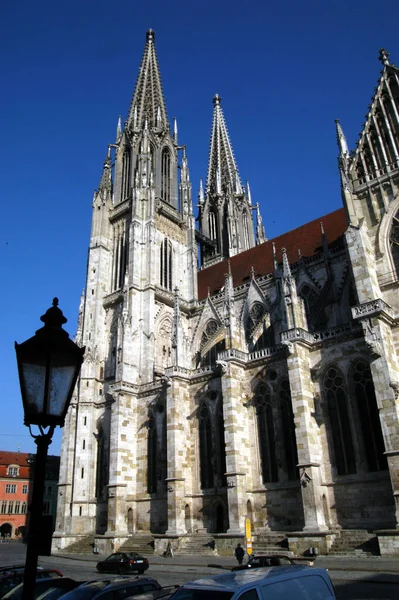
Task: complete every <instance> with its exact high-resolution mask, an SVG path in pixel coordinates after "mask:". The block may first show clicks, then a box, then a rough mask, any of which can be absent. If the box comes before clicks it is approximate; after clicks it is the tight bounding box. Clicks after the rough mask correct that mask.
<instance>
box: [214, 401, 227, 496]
mask: <svg viewBox="0 0 399 600" xmlns="http://www.w3.org/2000/svg"><path fill="white" fill-rule="evenodd" d="M215 435H216V444H215V445H216V448H217V450H216V475H217V477H218V480H219V485H222V486H225V485H226V483H227V482H226V445H225V441H224V418H223V401H222V400H220V402H219V405H218V408H217V410H216V423H215Z"/></svg>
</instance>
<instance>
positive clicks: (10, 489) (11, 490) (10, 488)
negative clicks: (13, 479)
mask: <svg viewBox="0 0 399 600" xmlns="http://www.w3.org/2000/svg"><path fill="white" fill-rule="evenodd" d="M16 491H17V486H16V484H15V483H7V484H6V494H15V493H16Z"/></svg>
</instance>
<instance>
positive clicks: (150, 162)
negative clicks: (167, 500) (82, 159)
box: [59, 30, 197, 535]
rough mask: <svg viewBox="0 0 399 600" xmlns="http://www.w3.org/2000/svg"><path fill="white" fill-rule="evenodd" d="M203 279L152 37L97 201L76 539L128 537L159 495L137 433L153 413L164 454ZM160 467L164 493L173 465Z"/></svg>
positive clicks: (77, 457)
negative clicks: (171, 383)
mask: <svg viewBox="0 0 399 600" xmlns="http://www.w3.org/2000/svg"><path fill="white" fill-rule="evenodd" d="M196 272H197V247H196V241H195V224H194V215H193V208H192V201H191V183H190V176H189V169H188V161H187V155H186V149H185V147H184V146H179V145H178V142H177V125H176V123H175V125H174V131H173V133H171V131H170V126H169V121H168V116H167V112H166V106H165V101H164V97H163V92H162V86H161V78H160V72H159V67H158V62H157V56H156V51H155V44H154V32H153V31H152V30H149V31H148V32H147V37H146V44H145V48H144V54H143V58H142V62H141V66H140V70H139V75H138V79H137V83H136V88H135V91H134V94H133V99H132V102H131V106H130V110H129V114H128V117H127V119H126V122H125V125H124V128H122V123H121V119H119V121H118V126H117V132H116V140H115V143H113V144H110V145H109V147H108V152H107V156H106V159H105V162H104V168H103V174H102V177H101V181H100V185H99V188H98V190H97V191H96V192H95V194H94V199H93V217H92V232H91V239H90V248H89V257H88V269H87V282H86V290H85V294H84V297H83V298H82V302H81V309H80V316H79V328H78V340H77V341H78V342H80V343H82V344H83V345H85V346H86V348H87V352H86V360H85V364H84V365H83V368H82V371H81V378H80V384H79V388H78V390H77V393H76V396H75V398H74V401H73V403H72V408H71V411H70V413H69V416H68V422H67V425H66V428H65V433H64V440H63V453H62V467H61V487H62V486H65V494H63V495H62V496H61V497H60V499H61V505H60V507H59V512H61V513H63V514H62V517H61V528H62V529H64V531H67V532H68V533H69V535H73V534H76V533H78V532H79V533H84V532H90V531H100V532H103V533H104V532H105V531H107V532H108V533H109V532H115V531H117V530H118V531H121V530H123V531H126V528H127V525H126V518H125V516H126V515H125V511H124V510H123V509H122V506H124V502H126V494H130V495H132V494H135V493H136V492H137V490H138V489H141V491H142V493H146V491H147V489H151V490H152V491H154V485H155V488H156V483H157V482H155V484H154V482H147V481H146V480H143V481H139V479H140V477H137V476H136V475H137V472H136V469H137V467H138V464H139V463H140V460H142V461H146V460H147V454H148V452H147V450H148V448H147V437H146V440H145V441H143V444H142V445H141V440H140V435H138V434H137V435H136V433H137V427H138V425H137V423H138V422H141V421H138V419H139V414H140V410H141V411H142V412H143V419H142V421H143V422H147V421H148V423H149V424H150V425H149V426H151V423H152V422H153V423H154V428H155V429H157V430H158V434H157V435H155V429H154V435H153V436H152V440H153V441H154V440H155V442H154V443H155V444H156V445H157V444H158V446H157V448H156V454H159V453H162V452H163V450H164V445H165V443H166V442H165V435H166V423H165V412H166V411H165V388H164V373H165V368H167V367H168V366H171V365H172V364H175V363H179V364H180V365H181V366H182V367H187V366H190V363H189V362H188V361H189V360H190V358H189V353H188V352H187V349H186V347H185V346H184V344H185V343H186V337H185V334H184V331H185V325H184V322H185V319H186V318H187V314H188V311H189V307H190V305H191V303H192V302H193V301H194V300H195V298H196V296H197V279H196ZM180 303H181V304H182V306H181V308H180V310H178V311H177V309H176V306H180ZM176 314H177V317H176ZM172 338H173V339H172ZM143 385H146V386H147V387H148V389H149V390H153V397H154V406H155V405H156V407H157V408H156V409H154V411H153V412H151V411H152V409H151V410H150V409H149V408H148V404H146V403H143V407H141V408H139V402H140V401H139V390H140V389H141V388H140V386H143ZM154 390H155V391H154ZM144 405H145V407H144ZM152 414H154V415H155V417H156V419H155V420H154V421H151V418H152V417H151V415H152ZM162 415H163V416H162ZM161 417H162V419H161ZM161 421H162V422H161ZM144 431H145V432H146V433H147V429H144ZM133 432H135V433H133ZM162 432H163V433H162ZM154 436H155V437H154ZM143 439H144V438H143ZM151 443H153V442H151ZM140 456H141V457H142V458H139V457H140ZM159 465H160V468H161V471H162V474H161V475H160V478H161V479H162V486H161V487H162V488H163V486H164V481H165V478H166V456H164V459H163V460H160V461H159ZM146 466H147V465H146V464H145V465H144V466H143V472H145V471H146ZM125 471H127V472H128V475H127V476H126V472H125ZM126 477H127V478H126ZM137 486H138V487H137ZM158 491H159V492H161V490H160V488H159V490H158ZM155 493H156V489H155ZM121 510H122V513H124V516H123V517H121V516H120V515H121ZM118 515H119V516H118ZM159 518H160V519H163V518H164V517H163V516H162V517H159Z"/></svg>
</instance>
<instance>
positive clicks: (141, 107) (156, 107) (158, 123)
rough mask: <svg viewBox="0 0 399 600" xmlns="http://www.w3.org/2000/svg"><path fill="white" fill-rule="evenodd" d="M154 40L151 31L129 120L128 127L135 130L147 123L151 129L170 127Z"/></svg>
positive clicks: (148, 32)
mask: <svg viewBox="0 0 399 600" xmlns="http://www.w3.org/2000/svg"><path fill="white" fill-rule="evenodd" d="M154 40H155V33H154V31H153V30H152V29H149V30H148V31H147V34H146V44H145V48H144V54H143V59H142V61H141V65H140V70H139V75H138V77H137V82H136V88H135V91H134V95H133V99H132V103H131V105H130V110H129V116H128V119H127V126H128V127H130V128H132V129H133V130H135V129H142V128H143V126H144V124H145V121H147V123H148V126H149V127H151V128H152V127H157V128H159V129H163V128H166V127H167V125H168V115H167V112H166V106H165V100H164V97H163V91H162V83H161V75H160V71H159V66H158V59H157V54H156V50H155V43H154Z"/></svg>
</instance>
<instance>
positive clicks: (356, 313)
mask: <svg viewBox="0 0 399 600" xmlns="http://www.w3.org/2000/svg"><path fill="white" fill-rule="evenodd" d="M381 313H384V314H385V315H387V316H388V317H389V318H390V319H394V318H395V315H394V312H393V310H392V308H391V307H390V306H389V305H388V304H387V303H386V302H384V300H382V299H381V298H376V299H375V300H370V301H369V302H363V304H358V306H352V317H353V318H354V319H362V318H363V317H371V316H373V315H378V314H381Z"/></svg>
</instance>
